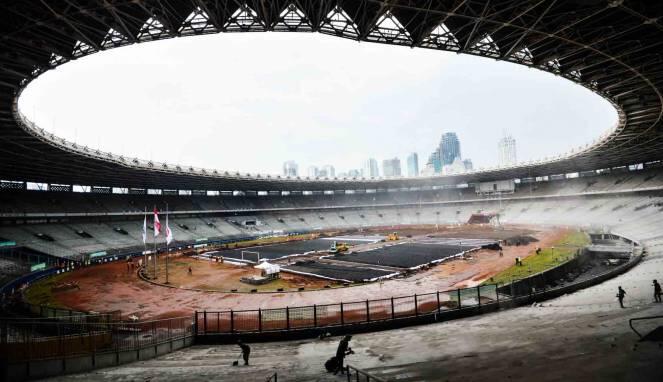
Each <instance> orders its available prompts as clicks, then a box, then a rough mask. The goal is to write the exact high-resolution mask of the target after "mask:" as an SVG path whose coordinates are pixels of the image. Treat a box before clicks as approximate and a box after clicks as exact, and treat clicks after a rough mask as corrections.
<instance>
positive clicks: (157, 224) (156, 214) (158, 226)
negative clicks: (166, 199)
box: [154, 207, 161, 237]
mask: <svg viewBox="0 0 663 382" xmlns="http://www.w3.org/2000/svg"><path fill="white" fill-rule="evenodd" d="M160 232H161V222H159V211H157V208H156V207H154V237H157V236H159V233H160Z"/></svg>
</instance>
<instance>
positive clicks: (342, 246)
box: [329, 241, 350, 254]
mask: <svg viewBox="0 0 663 382" xmlns="http://www.w3.org/2000/svg"><path fill="white" fill-rule="evenodd" d="M348 249H350V246H349V245H347V244H346V243H337V242H335V241H334V242H332V245H331V247H330V248H329V253H335V254H339V253H343V252H347V251H348Z"/></svg>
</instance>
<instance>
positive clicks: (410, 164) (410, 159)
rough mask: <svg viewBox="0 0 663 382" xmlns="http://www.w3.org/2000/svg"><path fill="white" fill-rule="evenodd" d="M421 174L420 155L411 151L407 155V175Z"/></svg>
mask: <svg viewBox="0 0 663 382" xmlns="http://www.w3.org/2000/svg"><path fill="white" fill-rule="evenodd" d="M418 175H419V155H417V153H411V154H410V155H408V156H407V176H418Z"/></svg>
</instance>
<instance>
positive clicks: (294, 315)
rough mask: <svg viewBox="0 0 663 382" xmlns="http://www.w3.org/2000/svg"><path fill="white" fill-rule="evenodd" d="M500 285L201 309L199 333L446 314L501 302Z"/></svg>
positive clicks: (311, 326)
mask: <svg viewBox="0 0 663 382" xmlns="http://www.w3.org/2000/svg"><path fill="white" fill-rule="evenodd" d="M499 298H500V297H499V296H498V294H497V285H495V284H491V285H483V286H477V287H473V288H465V289H455V290H449V291H438V292H432V293H425V294H414V295H410V296H401V297H391V298H385V299H377V300H363V301H351V302H340V303H336V304H323V305H308V306H294V307H290V306H287V307H285V308H277V309H253V310H226V311H203V312H199V311H197V312H196V313H195V325H196V334H197V335H207V334H232V333H251V332H257V333H262V332H274V331H291V330H301V329H315V328H325V327H332V326H341V327H342V326H350V325H356V324H370V323H373V322H383V321H390V320H398V319H403V318H413V317H419V316H424V315H432V314H442V313H445V312H451V311H458V310H462V309H470V308H472V309H474V308H480V307H481V306H482V305H486V304H492V303H499Z"/></svg>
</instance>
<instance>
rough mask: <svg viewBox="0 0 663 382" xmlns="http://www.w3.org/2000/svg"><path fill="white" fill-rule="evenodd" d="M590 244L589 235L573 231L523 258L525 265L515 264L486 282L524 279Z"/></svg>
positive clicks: (556, 264) (562, 261) (554, 265)
mask: <svg viewBox="0 0 663 382" xmlns="http://www.w3.org/2000/svg"><path fill="white" fill-rule="evenodd" d="M589 244H590V240H589V236H588V235H587V234H586V233H584V232H571V233H569V234H568V235H565V236H564V237H563V238H561V239H560V240H558V241H557V242H555V244H554V245H553V247H554V248H542V249H541V252H540V253H539V254H538V255H536V254H534V253H532V254H531V256H528V257H526V258H524V259H523V261H522V262H523V265H513V266H512V267H510V268H508V269H505V270H504V271H502V272H500V273H498V274H497V275H495V276H493V277H491V278H490V279H488V280H486V281H485V282H484V284H499V285H503V284H508V283H510V282H511V280H517V279H523V278H526V277H529V276H531V275H534V274H536V273H539V272H543V271H545V270H547V269H550V268H554V267H556V266H558V265H560V264H563V263H565V262H567V261H569V260H571V259H573V257H574V256H575V254H576V252H577V251H578V250H579V249H581V248H582V247H585V246H587V245H589Z"/></svg>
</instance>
